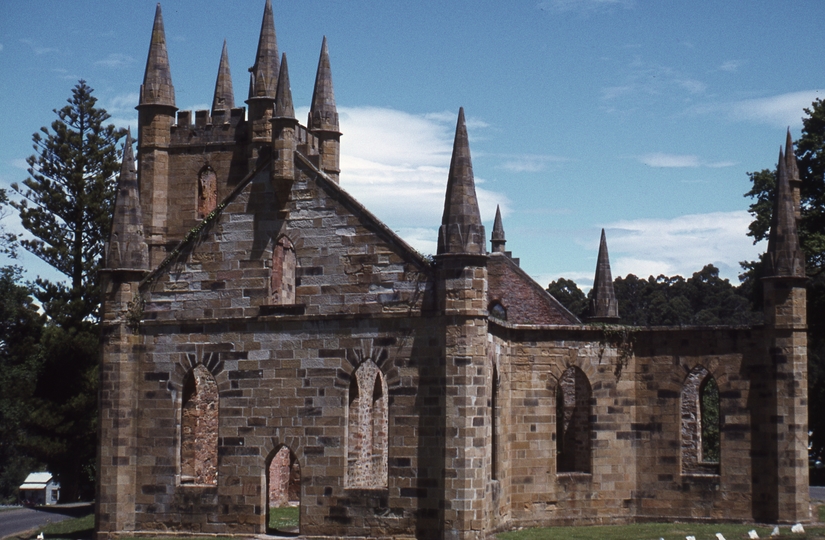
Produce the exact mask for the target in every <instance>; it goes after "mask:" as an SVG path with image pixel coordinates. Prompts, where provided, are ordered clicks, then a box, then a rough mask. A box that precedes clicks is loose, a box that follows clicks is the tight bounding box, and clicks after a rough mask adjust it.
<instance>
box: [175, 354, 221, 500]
mask: <svg viewBox="0 0 825 540" xmlns="http://www.w3.org/2000/svg"><path fill="white" fill-rule="evenodd" d="M218 400H219V398H218V383H217V382H216V381H215V377H213V376H212V373H210V372H209V370H208V369H207V368H206V367H204V366H203V365H202V364H199V365H197V366H195V367H194V368H193V369H192V371H190V372H189V374H188V375H187V376H186V379H185V381H184V384H183V401H182V407H181V422H180V426H181V442H180V479H181V483H182V484H200V485H215V484H217V483H218V410H219V403H218Z"/></svg>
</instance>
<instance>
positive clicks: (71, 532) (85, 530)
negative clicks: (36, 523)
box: [37, 514, 95, 540]
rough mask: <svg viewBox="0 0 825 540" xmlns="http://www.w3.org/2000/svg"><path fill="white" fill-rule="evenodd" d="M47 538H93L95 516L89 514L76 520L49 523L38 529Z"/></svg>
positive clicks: (78, 539) (77, 539) (76, 539)
mask: <svg viewBox="0 0 825 540" xmlns="http://www.w3.org/2000/svg"><path fill="white" fill-rule="evenodd" d="M37 532H42V533H43V536H45V537H46V538H50V539H51V538H71V539H74V540H80V539H86V538H92V536H93V535H94V532H95V515H94V514H89V515H88V516H83V517H79V518H74V519H64V520H63V521H58V522H57V523H49V524H48V525H45V526H43V527H42V528H40V529H38V530H37Z"/></svg>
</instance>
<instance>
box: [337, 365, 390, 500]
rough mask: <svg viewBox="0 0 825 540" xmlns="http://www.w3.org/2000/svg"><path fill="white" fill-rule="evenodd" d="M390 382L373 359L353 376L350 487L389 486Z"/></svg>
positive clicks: (348, 449)
mask: <svg viewBox="0 0 825 540" xmlns="http://www.w3.org/2000/svg"><path fill="white" fill-rule="evenodd" d="M388 403H389V400H388V390H387V382H386V380H385V378H384V375H383V374H382V373H381V370H380V369H379V368H378V366H377V365H376V364H375V362H373V361H372V360H366V361H364V362H363V363H361V365H360V366H358V368H357V369H356V370H355V372H354V373H353V374H352V376H351V378H350V386H349V396H348V404H349V407H348V413H347V473H346V481H345V482H346V486H347V487H348V488H362V489H377V488H384V487H386V486H387V458H388V435H389V433H388V432H389V410H388V409H389V407H388Z"/></svg>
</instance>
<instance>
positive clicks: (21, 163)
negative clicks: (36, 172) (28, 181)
mask: <svg viewBox="0 0 825 540" xmlns="http://www.w3.org/2000/svg"><path fill="white" fill-rule="evenodd" d="M11 165H12V167H15V168H18V169H22V170H24V171H28V170H29V164H28V163H26V160H25V159H20V158H17V159H13V160H11Z"/></svg>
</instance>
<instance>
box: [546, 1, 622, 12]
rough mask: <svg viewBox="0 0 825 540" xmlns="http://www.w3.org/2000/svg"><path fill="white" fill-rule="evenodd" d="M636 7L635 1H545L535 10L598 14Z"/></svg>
mask: <svg viewBox="0 0 825 540" xmlns="http://www.w3.org/2000/svg"><path fill="white" fill-rule="evenodd" d="M635 6H636V0H546V1H544V2H539V3H538V4H537V6H536V7H537V8H538V9H540V10H542V11H550V10H553V11H561V12H567V11H578V12H586V13H590V12H599V11H608V10H610V9H613V8H623V9H631V8H633V7H635Z"/></svg>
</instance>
